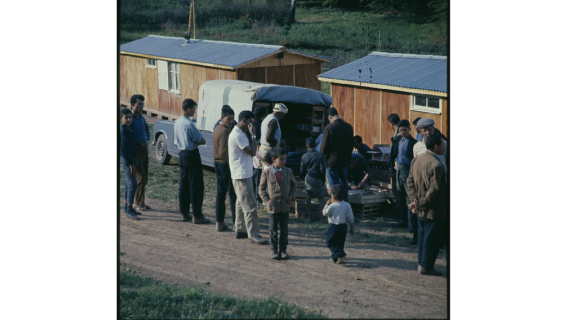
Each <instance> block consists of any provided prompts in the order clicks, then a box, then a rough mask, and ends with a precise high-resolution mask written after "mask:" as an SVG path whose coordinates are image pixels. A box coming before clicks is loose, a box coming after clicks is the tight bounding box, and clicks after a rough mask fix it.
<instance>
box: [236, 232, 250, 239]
mask: <svg viewBox="0 0 568 320" xmlns="http://www.w3.org/2000/svg"><path fill="white" fill-rule="evenodd" d="M235 238H236V239H244V238H248V234H247V233H246V232H235Z"/></svg>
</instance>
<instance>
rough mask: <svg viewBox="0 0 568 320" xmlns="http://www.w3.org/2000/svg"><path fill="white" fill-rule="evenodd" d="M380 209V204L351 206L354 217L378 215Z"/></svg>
mask: <svg viewBox="0 0 568 320" xmlns="http://www.w3.org/2000/svg"><path fill="white" fill-rule="evenodd" d="M380 207H381V203H380V202H379V203H367V204H355V203H352V204H351V209H352V210H353V214H354V215H359V216H363V215H369V214H379V209H380Z"/></svg>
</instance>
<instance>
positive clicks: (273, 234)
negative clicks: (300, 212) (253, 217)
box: [268, 212, 290, 252]
mask: <svg viewBox="0 0 568 320" xmlns="http://www.w3.org/2000/svg"><path fill="white" fill-rule="evenodd" d="M289 217H290V213H289V212H280V213H268V229H269V230H270V250H274V251H276V252H286V248H288V219H289ZM278 225H280V242H278ZM278 244H280V251H278Z"/></svg>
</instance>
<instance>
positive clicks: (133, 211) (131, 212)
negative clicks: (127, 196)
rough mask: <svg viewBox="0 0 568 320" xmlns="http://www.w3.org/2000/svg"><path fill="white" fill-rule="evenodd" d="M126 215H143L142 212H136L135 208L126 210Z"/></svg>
mask: <svg viewBox="0 0 568 320" xmlns="http://www.w3.org/2000/svg"><path fill="white" fill-rule="evenodd" d="M126 213H128V214H131V215H137V216H139V215H141V214H142V213H140V212H138V211H136V210H134V208H132V207H128V208H127V209H126Z"/></svg>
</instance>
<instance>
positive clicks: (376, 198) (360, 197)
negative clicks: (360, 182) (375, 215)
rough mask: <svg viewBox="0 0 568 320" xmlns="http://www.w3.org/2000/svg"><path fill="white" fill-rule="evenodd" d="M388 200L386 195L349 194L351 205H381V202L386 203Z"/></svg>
mask: <svg viewBox="0 0 568 320" xmlns="http://www.w3.org/2000/svg"><path fill="white" fill-rule="evenodd" d="M386 200H387V194H386V193H373V194H364V193H353V194H349V203H351V204H370V203H379V202H384V201H386Z"/></svg>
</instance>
